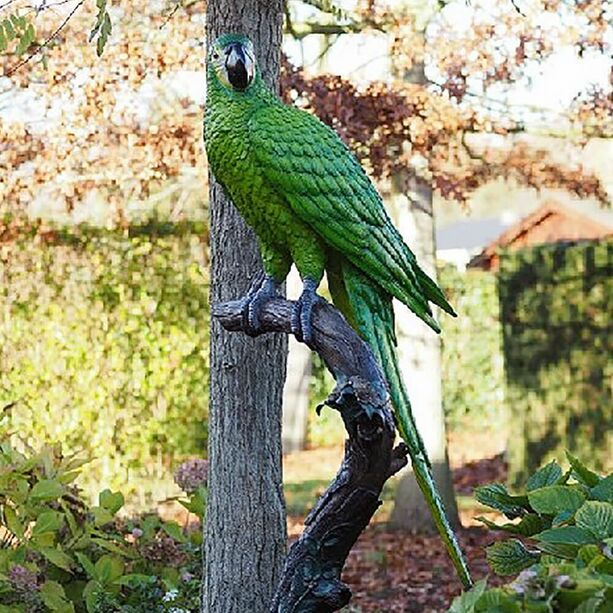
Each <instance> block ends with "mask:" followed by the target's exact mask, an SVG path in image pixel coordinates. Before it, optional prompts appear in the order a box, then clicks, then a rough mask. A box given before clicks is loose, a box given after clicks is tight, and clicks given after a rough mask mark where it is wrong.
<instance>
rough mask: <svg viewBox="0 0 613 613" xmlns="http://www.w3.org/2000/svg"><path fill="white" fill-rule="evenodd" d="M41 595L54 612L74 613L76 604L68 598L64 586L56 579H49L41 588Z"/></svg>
mask: <svg viewBox="0 0 613 613" xmlns="http://www.w3.org/2000/svg"><path fill="white" fill-rule="evenodd" d="M40 595H41V598H42V600H43V602H44V603H45V605H46V606H47V607H49V609H50V610H51V611H53V612H54V613H74V605H73V604H72V602H70V601H69V600H68V599H67V598H66V592H64V588H63V587H62V586H61V585H60V584H59V583H57V582H56V581H47V582H45V583H44V584H43V586H42V587H41V588H40Z"/></svg>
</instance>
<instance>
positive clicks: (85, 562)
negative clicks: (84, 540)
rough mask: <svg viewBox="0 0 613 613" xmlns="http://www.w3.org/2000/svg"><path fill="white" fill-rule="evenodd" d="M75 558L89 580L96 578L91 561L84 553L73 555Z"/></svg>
mask: <svg viewBox="0 0 613 613" xmlns="http://www.w3.org/2000/svg"><path fill="white" fill-rule="evenodd" d="M75 556H76V558H77V560H79V563H80V564H81V566H82V567H83V570H84V571H85V572H86V573H87V574H88V576H89V577H90V578H92V579H94V578H95V577H96V569H95V568H94V565H93V564H92V562H91V560H90V559H89V558H88V557H87V556H86V555H85V554H84V553H80V552H77V553H75Z"/></svg>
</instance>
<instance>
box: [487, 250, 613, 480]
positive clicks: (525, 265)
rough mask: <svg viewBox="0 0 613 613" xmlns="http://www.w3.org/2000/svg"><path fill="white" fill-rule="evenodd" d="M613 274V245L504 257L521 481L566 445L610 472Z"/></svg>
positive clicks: (513, 459) (513, 464)
mask: <svg viewBox="0 0 613 613" xmlns="http://www.w3.org/2000/svg"><path fill="white" fill-rule="evenodd" d="M612 272H613V241H603V242H584V243H577V244H573V245H569V244H555V245H544V246H539V247H536V248H531V249H526V250H521V251H516V252H503V253H502V254H501V259H500V274H499V293H500V302H501V315H502V322H503V336H504V355H505V365H506V366H505V368H506V378H507V393H506V398H507V406H508V412H509V415H510V422H511V426H512V433H511V436H510V445H509V452H510V454H509V461H510V469H511V481H512V482H513V483H518V482H520V481H522V480H523V479H525V477H526V476H527V475H528V474H529V473H530V472H532V471H533V470H534V469H535V468H536V467H538V466H539V465H541V464H543V463H544V462H546V461H547V460H549V459H553V458H555V459H558V460H561V459H562V458H563V454H564V450H565V449H566V448H568V449H569V450H570V451H571V452H572V453H573V454H575V455H578V456H580V457H582V458H584V459H585V461H586V462H587V463H589V464H593V465H595V466H596V467H597V468H598V469H603V468H607V463H609V466H610V462H611V456H610V450H611V448H612V443H613V441H612V439H611V436H612V435H611V429H610V423H611V408H612V407H613V403H612V399H611V380H613V361H612V360H611V355H612V354H611V350H612V349H613V347H612V345H611V339H612V335H611V333H612V329H611V323H610V320H611V305H612V304H613V282H612V281H611V276H612Z"/></svg>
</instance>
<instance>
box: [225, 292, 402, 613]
mask: <svg viewBox="0 0 613 613" xmlns="http://www.w3.org/2000/svg"><path fill="white" fill-rule="evenodd" d="M292 304H293V303H292V302H290V301H287V300H283V299H275V300H271V301H269V302H268V303H267V304H266V305H265V307H264V310H263V312H262V314H261V319H260V321H261V324H262V327H263V330H264V331H267V332H273V331H274V332H285V333H289V332H290V329H291V324H290V321H291V312H292ZM213 314H214V316H215V317H216V318H218V319H219V320H220V321H221V323H222V324H223V326H224V327H225V328H227V329H228V330H241V329H242V327H243V326H244V320H243V316H242V307H241V304H240V303H238V302H234V303H226V304H222V305H218V306H216V307H214V311H213ZM313 327H314V339H313V348H314V350H315V351H317V352H318V353H319V355H320V356H321V357H322V358H323V360H324V362H325V364H326V366H327V368H328V369H329V370H330V372H331V373H332V374H333V376H334V378H335V380H336V387H335V388H334V390H333V391H332V393H331V394H330V396H329V398H328V400H327V401H326V404H327V405H329V406H331V407H333V408H334V409H336V410H338V411H339V412H340V414H341V416H342V418H343V422H344V424H345V428H346V429H347V433H348V435H349V438H348V440H347V442H346V445H345V457H344V459H343V462H342V464H341V467H340V469H339V471H338V473H337V475H336V478H335V479H334V481H333V482H332V484H331V485H330V487H329V488H328V489H327V490H326V492H325V493H324V494H323V496H322V497H321V498H320V499H319V501H318V502H317V504H316V505H315V507H314V508H313V510H312V511H311V512H310V514H309V516H308V517H307V519H306V520H305V530H304V532H303V534H302V536H301V537H300V538H299V539H298V541H297V542H296V543H294V545H293V546H292V548H291V549H290V551H289V554H288V556H287V560H286V562H285V567H284V570H283V575H282V578H281V581H280V583H279V585H278V588H277V591H276V593H275V596H274V598H273V600H272V604H271V605H270V612H271V613H326V612H328V611H337V610H339V609H341V608H342V607H344V606H345V605H346V604H347V603H348V602H349V600H350V598H351V591H350V590H349V588H348V587H347V586H346V585H344V584H343V583H342V582H341V580H340V575H341V571H342V569H343V566H344V564H345V560H346V558H347V555H348V554H349V551H350V550H351V548H352V547H353V545H354V543H355V541H356V540H357V538H358V537H359V535H360V533H361V532H362V530H364V528H365V527H366V526H367V525H368V522H369V521H370V519H371V517H372V516H373V514H374V513H375V511H376V510H377V508H378V507H379V505H380V504H381V501H380V500H379V495H380V493H381V490H382V488H383V484H384V483H385V481H386V480H387V479H388V478H389V477H390V476H391V475H393V474H394V473H396V472H397V471H398V470H400V469H401V468H402V467H403V466H404V465H405V464H406V463H407V457H406V456H407V449H406V447H405V445H404V443H401V444H400V445H399V446H398V447H396V448H394V439H395V436H396V430H395V427H394V420H393V417H392V407H391V403H390V399H389V394H388V391H387V384H386V382H385V379H384V377H383V374H382V372H381V370H380V368H379V366H378V365H377V363H376V360H375V358H374V356H373V354H372V352H371V350H370V348H369V347H368V345H367V344H366V343H365V342H364V341H363V340H362V339H361V338H360V337H359V336H358V335H357V333H356V332H355V331H354V330H353V329H352V328H351V327H350V326H349V324H348V323H347V322H346V321H345V319H344V318H343V316H342V315H341V314H340V313H339V312H338V311H337V310H336V309H335V308H334V307H332V306H331V305H329V304H322V303H320V304H318V305H317V306H316V307H315V309H314V319H313ZM319 409H321V407H319ZM228 610H230V609H228Z"/></svg>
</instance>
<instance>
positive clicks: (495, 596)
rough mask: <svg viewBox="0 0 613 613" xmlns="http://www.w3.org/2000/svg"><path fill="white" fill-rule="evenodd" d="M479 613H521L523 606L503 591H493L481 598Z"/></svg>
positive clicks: (478, 607) (478, 604)
mask: <svg viewBox="0 0 613 613" xmlns="http://www.w3.org/2000/svg"><path fill="white" fill-rule="evenodd" d="M476 610H477V611H484V612H487V613H521V610H522V609H521V606H520V604H519V603H518V602H516V601H515V600H514V599H513V597H511V596H509V594H507V593H505V592H504V591H503V590H501V589H491V590H488V591H487V592H485V594H483V596H481V598H479V600H478V602H477V606H476Z"/></svg>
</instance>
